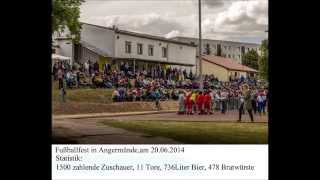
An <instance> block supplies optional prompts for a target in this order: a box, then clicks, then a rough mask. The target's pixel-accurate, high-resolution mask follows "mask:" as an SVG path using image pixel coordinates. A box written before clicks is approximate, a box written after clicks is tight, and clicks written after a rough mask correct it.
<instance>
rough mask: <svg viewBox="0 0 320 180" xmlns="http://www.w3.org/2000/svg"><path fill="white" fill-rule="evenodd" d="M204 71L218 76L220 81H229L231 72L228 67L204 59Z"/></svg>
mask: <svg viewBox="0 0 320 180" xmlns="http://www.w3.org/2000/svg"><path fill="white" fill-rule="evenodd" d="M202 73H203V74H207V75H211V74H213V75H214V76H216V77H217V78H218V79H219V80H220V81H229V72H228V70H227V69H226V68H223V67H221V66H218V65H215V64H212V63H210V62H207V61H204V60H203V61H202Z"/></svg>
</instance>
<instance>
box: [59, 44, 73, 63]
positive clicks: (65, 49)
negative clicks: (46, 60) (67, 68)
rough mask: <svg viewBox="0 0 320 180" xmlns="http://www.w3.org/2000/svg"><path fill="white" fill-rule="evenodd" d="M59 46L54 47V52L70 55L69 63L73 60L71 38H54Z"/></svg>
mask: <svg viewBox="0 0 320 180" xmlns="http://www.w3.org/2000/svg"><path fill="white" fill-rule="evenodd" d="M56 42H57V45H58V46H59V48H56V54H59V55H62V56H66V57H70V58H71V63H72V62H73V52H72V51H73V49H72V47H73V46H72V42H71V40H56Z"/></svg>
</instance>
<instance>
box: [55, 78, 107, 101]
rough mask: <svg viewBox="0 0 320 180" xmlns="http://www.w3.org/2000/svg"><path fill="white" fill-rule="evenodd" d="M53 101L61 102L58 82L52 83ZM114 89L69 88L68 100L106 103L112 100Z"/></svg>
mask: <svg viewBox="0 0 320 180" xmlns="http://www.w3.org/2000/svg"><path fill="white" fill-rule="evenodd" d="M52 85H53V86H52V101H53V102H59V96H60V91H59V90H58V82H53V83H52ZM112 91H113V89H101V88H99V89H92V88H81V89H67V96H66V97H67V100H68V101H73V102H86V103H104V104H108V103H111V102H112V99H111V95H112Z"/></svg>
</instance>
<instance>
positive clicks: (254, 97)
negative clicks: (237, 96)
mask: <svg viewBox="0 0 320 180" xmlns="http://www.w3.org/2000/svg"><path fill="white" fill-rule="evenodd" d="M257 94H258V93H257V92H256V91H255V90H254V91H252V96H251V103H252V109H253V112H254V114H256V113H257V98H258V96H257Z"/></svg>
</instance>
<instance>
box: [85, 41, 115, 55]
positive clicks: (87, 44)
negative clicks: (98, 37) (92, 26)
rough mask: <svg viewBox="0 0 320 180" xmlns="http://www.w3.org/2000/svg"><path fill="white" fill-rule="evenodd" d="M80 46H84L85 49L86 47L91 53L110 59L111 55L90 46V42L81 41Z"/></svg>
mask: <svg viewBox="0 0 320 180" xmlns="http://www.w3.org/2000/svg"><path fill="white" fill-rule="evenodd" d="M80 44H81V46H83V47H85V48H87V49H89V50H91V51H93V52H95V53H97V54H99V55H102V56H104V57H110V55H109V54H108V53H106V52H104V51H103V50H101V49H99V48H97V47H95V46H93V45H91V44H89V43H88V42H85V41H82V40H81V41H80Z"/></svg>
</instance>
